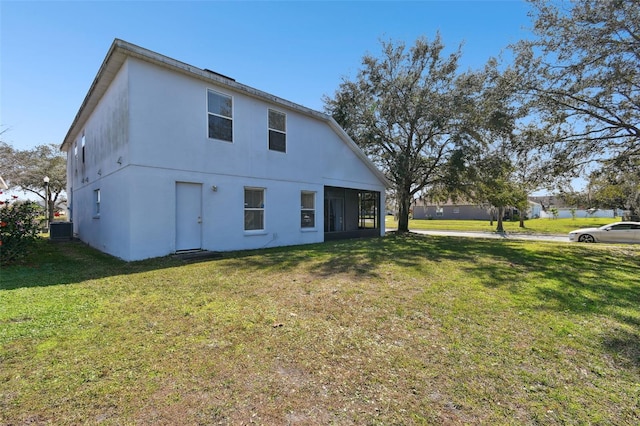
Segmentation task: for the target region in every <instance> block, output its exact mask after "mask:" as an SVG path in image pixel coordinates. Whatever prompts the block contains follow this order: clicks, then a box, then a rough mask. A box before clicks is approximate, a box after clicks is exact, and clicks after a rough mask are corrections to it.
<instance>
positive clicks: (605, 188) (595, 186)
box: [589, 160, 640, 217]
mask: <svg viewBox="0 0 640 426" xmlns="http://www.w3.org/2000/svg"><path fill="white" fill-rule="evenodd" d="M589 198H590V200H591V204H592V205H591V206H590V207H596V208H611V209H621V210H630V211H631V216H634V217H635V216H637V215H638V214H640V160H638V161H637V162H636V163H635V164H634V167H629V168H626V169H617V170H616V169H612V168H604V169H603V170H600V171H597V172H594V173H593V174H592V175H591V178H590V180H589Z"/></svg>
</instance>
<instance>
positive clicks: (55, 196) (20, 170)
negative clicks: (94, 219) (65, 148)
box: [0, 142, 67, 222]
mask: <svg viewBox="0 0 640 426" xmlns="http://www.w3.org/2000/svg"><path fill="white" fill-rule="evenodd" d="M0 167H1V169H0V174H2V176H3V178H4V180H5V181H6V183H7V185H8V186H9V187H10V188H17V189H20V190H22V191H25V192H28V193H31V194H34V195H36V196H38V197H39V198H41V199H42V200H43V202H45V203H47V206H48V212H49V218H48V219H49V222H51V221H52V220H53V215H54V211H55V207H56V206H57V205H58V204H60V203H62V202H65V201H66V199H65V197H64V191H65V188H66V185H67V169H66V159H65V157H64V154H63V153H61V152H60V151H59V149H58V147H57V146H56V145H55V144H47V145H39V146H37V147H35V148H33V149H30V150H25V151H21V150H16V149H14V148H13V147H12V146H10V145H8V144H6V143H4V142H0ZM45 176H46V177H49V184H48V189H47V185H45V183H44V177H45Z"/></svg>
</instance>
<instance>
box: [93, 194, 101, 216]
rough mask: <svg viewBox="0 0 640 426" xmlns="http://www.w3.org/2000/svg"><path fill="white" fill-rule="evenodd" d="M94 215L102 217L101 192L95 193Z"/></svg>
mask: <svg viewBox="0 0 640 426" xmlns="http://www.w3.org/2000/svg"><path fill="white" fill-rule="evenodd" d="M93 215H94V216H96V217H98V216H100V190H99V189H96V190H95V191H93Z"/></svg>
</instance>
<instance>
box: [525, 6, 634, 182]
mask: <svg viewBox="0 0 640 426" xmlns="http://www.w3.org/2000/svg"><path fill="white" fill-rule="evenodd" d="M530 3H531V4H532V5H533V13H532V18H533V19H534V28H533V30H534V33H535V35H536V36H537V37H536V38H533V39H531V40H524V41H521V42H519V43H518V44H516V45H515V46H514V50H515V53H516V60H515V69H517V71H518V73H519V74H520V75H521V77H523V82H522V85H521V89H522V90H521V93H522V94H523V95H526V96H529V97H530V99H529V100H530V104H529V105H530V107H531V108H532V115H533V116H535V117H536V120H539V122H541V123H545V125H546V131H545V134H546V135H548V139H547V140H546V141H544V144H542V145H540V146H541V147H542V148H546V154H547V155H549V156H552V157H553V158H554V159H555V163H554V167H555V170H553V172H554V173H556V174H559V173H564V172H573V173H577V172H579V171H580V169H581V167H582V166H584V165H585V164H587V163H589V162H592V161H597V162H599V161H602V160H610V161H607V162H606V163H602V164H601V166H604V167H610V168H613V169H615V168H617V167H619V165H620V164H624V163H629V162H634V161H636V160H637V159H638V158H640V127H639V123H640V66H639V63H640V7H639V6H638V2H637V0H606V1H605V0H577V1H571V2H568V1H558V2H548V1H545V0H530Z"/></svg>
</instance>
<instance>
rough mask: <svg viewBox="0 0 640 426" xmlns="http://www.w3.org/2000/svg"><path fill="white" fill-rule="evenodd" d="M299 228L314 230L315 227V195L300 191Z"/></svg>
mask: <svg viewBox="0 0 640 426" xmlns="http://www.w3.org/2000/svg"><path fill="white" fill-rule="evenodd" d="M300 226H301V227H302V228H315V226H316V193H315V192H307V191H302V193H301V195H300Z"/></svg>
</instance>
